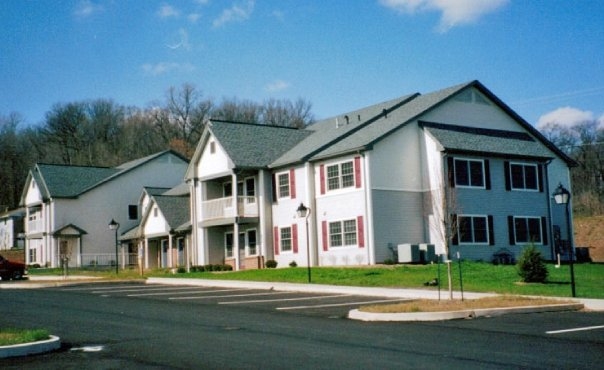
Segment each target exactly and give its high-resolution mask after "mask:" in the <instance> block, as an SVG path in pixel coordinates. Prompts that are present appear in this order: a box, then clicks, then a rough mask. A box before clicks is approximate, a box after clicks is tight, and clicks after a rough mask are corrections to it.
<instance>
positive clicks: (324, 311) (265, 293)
mask: <svg viewBox="0 0 604 370" xmlns="http://www.w3.org/2000/svg"><path fill="white" fill-rule="evenodd" d="M54 289H60V290H61V291H65V292H72V293H76V294H91V295H96V296H100V297H105V298H115V297H121V298H131V299H156V300H166V301H170V302H173V303H174V304H178V303H179V302H187V303H189V304H205V305H222V306H225V307H226V306H231V307H235V306H236V307H249V308H250V309H257V310H271V311H279V312H285V313H295V314H299V315H311V316H324V317H330V318H344V317H347V314H348V312H349V311H350V310H351V309H354V308H358V307H360V306H363V305H368V304H378V303H394V302H402V301H405V299H397V298H384V297H368V296H358V295H353V294H326V293H308V292H305V293H301V292H293V291H278V290H274V289H250V288H219V287H198V286H187V285H155V284H154V285H148V284H124V283H120V284H85V285H78V286H72V287H61V288H54Z"/></svg>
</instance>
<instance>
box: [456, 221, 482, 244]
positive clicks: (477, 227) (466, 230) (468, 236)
mask: <svg viewBox="0 0 604 370" xmlns="http://www.w3.org/2000/svg"><path fill="white" fill-rule="evenodd" d="M458 235H459V241H460V242H461V243H464V244H488V243H489V228H488V222H487V217H486V216H465V215H460V216H458Z"/></svg>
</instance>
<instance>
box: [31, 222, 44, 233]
mask: <svg viewBox="0 0 604 370" xmlns="http://www.w3.org/2000/svg"><path fill="white" fill-rule="evenodd" d="M41 232H44V223H43V222H42V220H41V219H40V218H37V219H31V220H29V221H27V233H28V234H34V233H41Z"/></svg>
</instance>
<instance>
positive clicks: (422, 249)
mask: <svg viewBox="0 0 604 370" xmlns="http://www.w3.org/2000/svg"><path fill="white" fill-rule="evenodd" d="M419 257H420V260H421V261H422V262H423V263H428V262H434V261H435V260H436V253H435V252H434V244H427V243H421V244H420V245H419Z"/></svg>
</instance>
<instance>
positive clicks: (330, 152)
mask: <svg viewBox="0 0 604 370" xmlns="http://www.w3.org/2000/svg"><path fill="white" fill-rule="evenodd" d="M471 84H472V82H469V83H465V84H461V85H456V86H452V87H449V88H446V89H442V90H438V91H435V92H433V93H429V94H425V95H414V96H413V99H411V100H408V101H406V102H405V103H404V104H403V105H402V106H400V107H398V108H397V107H392V108H391V109H389V110H388V111H387V112H386V113H387V114H386V115H383V114H381V115H380V116H379V117H377V119H375V120H374V121H373V122H372V123H371V124H369V125H366V126H364V127H363V128H362V129H361V130H357V131H356V132H354V133H353V134H351V135H348V136H346V137H344V138H342V139H341V140H339V141H338V142H336V143H334V144H333V145H330V146H329V147H327V148H325V150H323V151H320V152H318V153H315V154H314V155H313V156H312V157H311V158H309V159H310V160H316V159H320V158H325V157H330V156H335V155H340V154H343V153H346V152H351V151H356V150H361V149H365V148H367V147H370V146H371V145H373V144H374V143H375V142H377V141H378V140H380V139H381V138H383V137H384V136H386V135H388V134H390V133H391V132H393V131H394V130H396V129H398V128H400V127H401V126H403V125H405V124H407V123H409V122H410V121H412V120H413V119H415V118H417V117H418V116H420V115H421V114H423V113H425V112H427V111H429V110H430V109H433V108H434V107H436V106H438V105H439V104H441V103H442V102H444V101H445V100H447V99H448V98H450V97H451V96H453V95H454V94H456V93H458V92H459V91H461V90H463V89H465V88H466V87H468V86H470V85H471Z"/></svg>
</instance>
